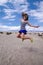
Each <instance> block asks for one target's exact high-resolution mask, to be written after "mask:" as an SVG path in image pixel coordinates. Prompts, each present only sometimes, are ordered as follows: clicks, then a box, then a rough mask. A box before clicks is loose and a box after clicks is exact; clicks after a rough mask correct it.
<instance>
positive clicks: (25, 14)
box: [22, 12, 28, 20]
mask: <svg viewBox="0 0 43 65" xmlns="http://www.w3.org/2000/svg"><path fill="white" fill-rule="evenodd" d="M22 17H25V20H28V14H27V13H24V12H22Z"/></svg>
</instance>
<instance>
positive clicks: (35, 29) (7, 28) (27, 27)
mask: <svg viewBox="0 0 43 65" xmlns="http://www.w3.org/2000/svg"><path fill="white" fill-rule="evenodd" d="M12 30H14V31H16V30H18V31H19V30H20V26H6V25H0V31H12ZM26 30H27V31H43V27H39V28H33V27H29V26H26Z"/></svg>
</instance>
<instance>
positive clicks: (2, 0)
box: [0, 0, 8, 5]
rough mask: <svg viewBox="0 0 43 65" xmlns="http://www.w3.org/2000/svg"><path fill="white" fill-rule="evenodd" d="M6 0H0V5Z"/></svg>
mask: <svg viewBox="0 0 43 65" xmlns="http://www.w3.org/2000/svg"><path fill="white" fill-rule="evenodd" d="M6 2H8V0H0V5H2V4H4V3H6Z"/></svg>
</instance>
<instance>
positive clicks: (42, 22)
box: [0, 0, 43, 31]
mask: <svg viewBox="0 0 43 65" xmlns="http://www.w3.org/2000/svg"><path fill="white" fill-rule="evenodd" d="M22 12H26V13H27V14H28V16H29V20H28V21H29V22H30V23H31V24H32V25H35V26H36V25H38V26H40V27H39V28H32V27H29V26H28V25H27V26H26V29H27V30H28V31H29V30H33V31H34V30H35V31H36V30H37V31H43V0H0V31H9V30H20V19H21V18H22V16H21V15H22Z"/></svg>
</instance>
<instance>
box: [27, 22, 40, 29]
mask: <svg viewBox="0 0 43 65" xmlns="http://www.w3.org/2000/svg"><path fill="white" fill-rule="evenodd" d="M27 23H28V25H29V26H30V27H35V28H38V27H39V26H33V25H31V24H30V23H29V22H27Z"/></svg>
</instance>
